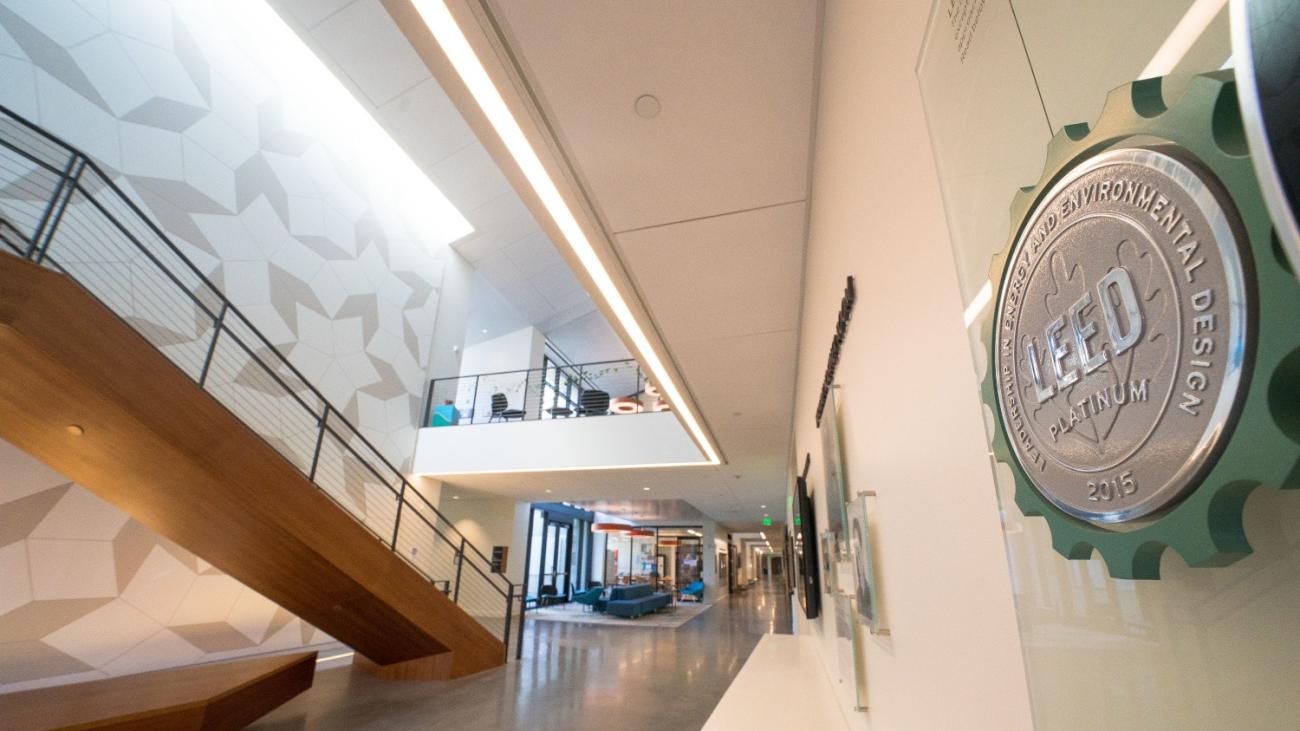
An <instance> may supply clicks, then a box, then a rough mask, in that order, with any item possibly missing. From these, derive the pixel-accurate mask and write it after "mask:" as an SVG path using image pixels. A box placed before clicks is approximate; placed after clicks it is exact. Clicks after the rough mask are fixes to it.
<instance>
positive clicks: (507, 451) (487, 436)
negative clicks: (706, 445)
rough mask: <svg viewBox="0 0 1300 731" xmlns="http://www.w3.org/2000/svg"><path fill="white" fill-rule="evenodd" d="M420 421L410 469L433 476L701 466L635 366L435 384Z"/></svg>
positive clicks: (592, 366)
mask: <svg viewBox="0 0 1300 731" xmlns="http://www.w3.org/2000/svg"><path fill="white" fill-rule="evenodd" d="M614 417H619V418H614ZM632 417H636V418H632ZM422 424H423V428H422V429H420V434H419V439H418V441H417V443H416V449H415V460H414V465H413V466H414V470H415V472H416V473H418V474H427V475H432V476H445V475H454V474H472V473H488V472H537V471H550V470H564V469H608V468H615V467H630V466H670V465H680V464H696V463H701V462H702V461H703V458H702V457H701V455H700V452H699V449H698V448H697V447H696V446H695V444H694V442H692V440H691V438H690V435H689V434H688V433H687V432H686V430H685V429H684V428H683V427H682V425H681V423H680V422H679V421H678V419H677V416H676V415H675V414H673V413H672V410H671V408H670V406H669V405H668V403H667V401H665V400H664V399H663V398H662V397H661V395H660V394H659V392H658V390H657V389H656V388H655V386H654V384H653V383H652V382H650V381H648V380H647V379H646V377H645V374H644V373H643V372H642V370H641V367H640V365H639V364H638V363H637V362H636V361H635V360H615V361H603V362H598V363H584V364H579V365H559V364H555V363H548V364H546V365H545V366H543V367H542V368H531V369H527V370H518V371H504V372H497V373H483V374H476V375H465V376H457V377H452V378H439V379H435V380H434V381H433V382H432V383H431V384H430V387H429V391H428V395H427V397H426V399H425V407H424V420H423V422H422ZM469 426H476V427H480V428H474V429H470V428H465V427H469ZM489 426H490V427H491V428H488V427H489Z"/></svg>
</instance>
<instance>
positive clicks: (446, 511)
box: [438, 497, 529, 584]
mask: <svg viewBox="0 0 1300 731" xmlns="http://www.w3.org/2000/svg"><path fill="white" fill-rule="evenodd" d="M438 509H439V510H440V511H441V512H442V514H443V515H445V516H446V517H447V520H449V521H451V523H452V525H454V526H456V530H458V531H460V532H461V534H462V535H464V536H465V539H466V540H468V541H469V542H470V543H472V544H474V545H475V546H476V547H478V549H479V550H480V551H482V552H483V555H484V556H486V557H488V558H491V557H492V547H493V546H509V547H510V555H509V557H508V559H507V563H506V572H505V577H506V578H507V579H509V580H510V581H511V582H513V583H516V584H522V583H523V581H524V555H525V554H526V553H527V552H528V545H527V540H528V513H529V504H528V503H526V502H517V501H515V500H511V499H509V498H498V497H481V498H480V497H475V498H461V499H457V500H444V501H443V503H442V505H440V506H439V508H438Z"/></svg>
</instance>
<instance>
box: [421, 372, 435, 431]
mask: <svg viewBox="0 0 1300 731" xmlns="http://www.w3.org/2000/svg"><path fill="white" fill-rule="evenodd" d="M437 384H438V379H436V378H435V379H433V380H432V381H429V395H428V397H427V398H425V399H424V420H423V421H421V422H420V428H421V429H423V428H425V427H428V426H433V424H432V423H431V422H430V421H429V417H431V416H433V387H434V386H436V385H437Z"/></svg>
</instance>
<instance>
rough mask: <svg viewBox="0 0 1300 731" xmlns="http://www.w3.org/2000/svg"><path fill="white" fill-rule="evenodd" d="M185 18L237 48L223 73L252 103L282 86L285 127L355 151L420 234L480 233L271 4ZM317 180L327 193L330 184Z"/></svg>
mask: <svg viewBox="0 0 1300 731" xmlns="http://www.w3.org/2000/svg"><path fill="white" fill-rule="evenodd" d="M177 12H182V13H185V14H186V15H187V16H190V17H191V18H193V19H194V21H196V22H194V23H188V24H187V25H188V26H189V27H191V28H199V29H203V31H202V32H208V33H217V34H220V36H221V40H222V45H224V46H225V47H227V48H231V49H237V53H232V54H231V56H232V58H231V59H230V63H231V64H232V65H231V67H230V68H225V67H224V64H223V69H222V72H223V74H225V73H229V74H230V75H231V76H234V77H237V78H238V81H239V84H240V87H241V88H244V87H247V88H248V90H249V91H250V92H251V93H250V94H249V95H250V97H254V98H255V95H256V94H257V93H258V92H259V91H263V90H265V91H266V92H267V97H268V98H269V97H270V92H271V91H272V89H271V88H269V87H272V86H273V87H274V90H273V91H274V92H276V93H278V94H279V96H280V98H281V100H282V102H283V103H282V104H281V105H280V109H279V112H280V114H281V117H282V119H281V121H282V124H283V126H284V127H286V128H287V129H289V130H293V131H301V132H303V133H304V134H306V135H308V136H313V137H316V138H317V139H319V140H321V141H322V142H325V143H328V145H329V146H330V147H331V148H333V149H336V150H346V151H348V152H349V153H350V154H349V156H348V157H349V159H348V160H347V162H348V164H349V165H351V166H353V167H355V168H356V169H357V172H358V173H359V174H360V175H359V177H360V178H361V180H360V181H356V182H361V183H364V184H365V185H366V186H367V187H368V188H369V189H370V190H371V192H372V193H374V194H376V197H377V198H378V199H379V200H380V201H381V202H385V203H389V204H391V205H392V206H393V210H394V212H395V213H397V214H398V215H400V216H401V217H402V219H403V220H404V221H405V222H406V223H407V224H408V225H410V226H411V227H412V228H413V230H414V232H416V233H418V234H420V235H421V236H423V237H427V238H428V239H432V241H433V242H434V243H437V244H450V243H451V242H453V241H455V240H457V239H460V238H463V237H464V236H466V235H468V234H470V233H473V231H474V227H473V226H472V225H470V223H469V221H467V220H466V219H465V217H464V216H463V215H461V213H460V211H458V210H456V207H455V206H454V205H452V203H451V201H449V200H447V197H446V196H445V195H443V194H442V191H440V190H438V187H437V186H436V185H434V184H433V181H431V180H430V179H429V178H428V176H426V175H425V174H424V171H422V170H421V169H420V168H419V167H418V166H417V165H416V164H415V163H414V162H413V161H412V160H411V158H410V157H409V156H408V155H407V154H406V153H405V152H404V151H403V150H402V148H401V147H399V146H398V144H397V143H396V142H394V141H393V139H392V137H390V136H389V135H388V132H387V131H386V130H385V129H384V128H383V127H382V126H380V125H379V123H378V122H376V121H375V120H374V118H373V117H371V116H370V113H369V112H368V111H367V110H366V109H365V108H364V107H363V106H362V105H361V103H360V102H358V101H357V99H356V98H355V97H353V96H352V94H351V93H350V92H349V91H348V90H347V89H346V88H345V87H344V86H343V84H342V83H341V82H340V81H339V80H338V78H336V77H335V76H334V74H333V73H332V72H331V71H330V70H329V68H327V67H326V66H325V64H323V63H322V62H321V60H320V59H318V58H317V57H316V55H315V54H314V53H313V52H312V50H311V49H310V48H308V47H307V45H306V43H304V42H303V40H302V39H301V38H299V37H298V34H297V33H295V32H294V31H293V29H292V28H290V27H289V26H288V24H286V23H285V22H284V20H283V19H281V18H280V16H279V15H277V14H276V12H275V11H274V10H272V9H271V6H270V5H269V4H267V3H266V2H264V1H263V0H236V1H235V2H220V3H217V2H211V3H181V4H179V5H178V6H177ZM240 57H242V58H240ZM224 60H225V59H223V61H224ZM241 63H242V64H244V65H243V67H242V68H241V67H239V65H240V64H241ZM268 79H269V80H271V81H272V82H273V84H267V83H266V81H267V80H268ZM305 154H308V155H309V154H311V153H310V152H308V153H305ZM312 182H314V183H316V184H317V185H320V186H322V187H324V186H326V185H328V182H329V181H327V180H319V181H312ZM322 192H325V191H322Z"/></svg>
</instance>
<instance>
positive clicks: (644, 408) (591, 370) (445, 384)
mask: <svg viewBox="0 0 1300 731" xmlns="http://www.w3.org/2000/svg"><path fill="white" fill-rule="evenodd" d="M668 409H669V406H668V402H667V401H665V400H664V399H663V397H662V396H661V395H660V393H659V390H658V389H657V388H655V385H654V383H652V382H650V381H648V380H646V377H645V374H644V372H642V370H641V365H640V364H639V363H637V362H636V361H635V360H631V359H628V360H607V361H600V362H596V363H582V364H578V365H567V364H559V363H553V362H547V364H546V365H544V366H543V367H541V368H529V369H526V370H518V371H500V372H497V373H480V374H475V375H466V376H453V377H450V378H435V379H434V380H433V381H432V382H431V383H430V384H429V391H428V393H427V394H426V395H425V399H424V421H423V426H463V425H468V424H491V423H497V422H507V421H535V420H540V419H570V418H574V417H587V416H609V415H616V414H641V413H647V412H652V411H667V410H668Z"/></svg>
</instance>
